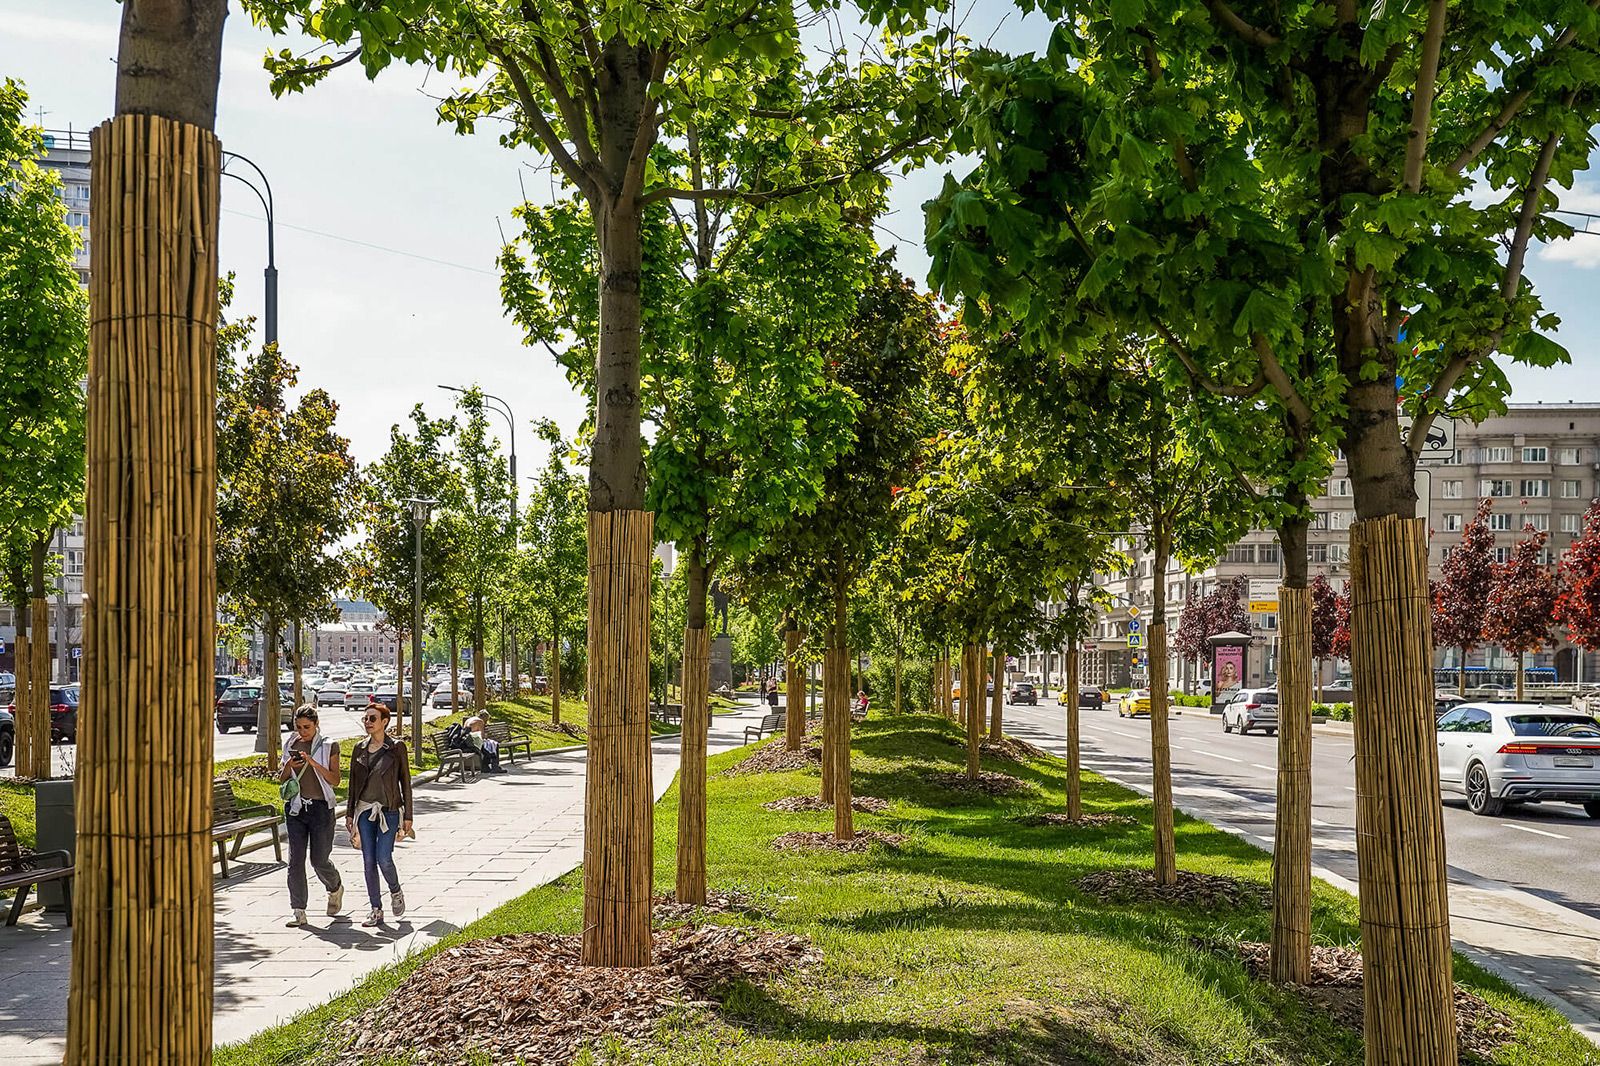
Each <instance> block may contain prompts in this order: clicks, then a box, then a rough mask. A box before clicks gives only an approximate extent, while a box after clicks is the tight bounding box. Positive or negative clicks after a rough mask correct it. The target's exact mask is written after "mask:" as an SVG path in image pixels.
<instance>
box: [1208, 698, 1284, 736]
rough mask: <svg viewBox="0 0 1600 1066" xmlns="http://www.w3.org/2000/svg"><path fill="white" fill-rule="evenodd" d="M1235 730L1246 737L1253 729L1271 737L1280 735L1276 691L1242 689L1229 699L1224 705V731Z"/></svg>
mask: <svg viewBox="0 0 1600 1066" xmlns="http://www.w3.org/2000/svg"><path fill="white" fill-rule="evenodd" d="M1235 729H1237V730H1238V731H1239V735H1240V736H1244V735H1245V734H1246V733H1248V732H1250V730H1252V729H1260V730H1263V731H1264V732H1266V733H1267V734H1268V735H1269V736H1277V735H1278V693H1277V691H1276V690H1274V689H1266V688H1242V689H1239V690H1238V691H1237V692H1235V693H1234V694H1233V695H1231V696H1229V697H1228V702H1227V703H1224V704H1223V705H1222V731H1223V732H1224V733H1231V732H1233V731H1234V730H1235Z"/></svg>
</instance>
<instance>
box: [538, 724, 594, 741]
mask: <svg viewBox="0 0 1600 1066" xmlns="http://www.w3.org/2000/svg"><path fill="white" fill-rule="evenodd" d="M538 728H540V729H542V730H544V731H545V732H546V733H560V734H561V735H563V736H568V737H571V738H572V739H573V740H588V739H589V734H588V733H585V732H584V731H583V730H582V729H579V728H578V727H577V726H575V725H573V724H572V723H571V722H562V723H561V724H560V725H547V724H546V723H544V722H540V723H538Z"/></svg>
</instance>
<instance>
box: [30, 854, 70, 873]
mask: <svg viewBox="0 0 1600 1066" xmlns="http://www.w3.org/2000/svg"><path fill="white" fill-rule="evenodd" d="M44 859H49V860H50V861H51V862H54V863H57V864H58V865H59V866H60V867H61V869H63V870H67V869H71V867H72V856H71V855H70V854H69V853H67V852H65V851H59V850H58V851H36V852H34V853H33V854H32V855H29V856H28V857H27V858H26V859H23V860H22V862H23V865H24V866H32V867H34V868H36V869H37V868H38V864H39V862H40V861H41V860H44Z"/></svg>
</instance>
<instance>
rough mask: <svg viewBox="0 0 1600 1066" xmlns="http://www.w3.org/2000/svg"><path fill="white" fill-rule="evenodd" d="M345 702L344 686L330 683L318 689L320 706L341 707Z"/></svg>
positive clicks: (318, 703) (318, 704)
mask: <svg viewBox="0 0 1600 1066" xmlns="http://www.w3.org/2000/svg"><path fill="white" fill-rule="evenodd" d="M343 704H344V686H343V685H328V686H327V687H325V688H319V689H317V706H318V707H340V706H343Z"/></svg>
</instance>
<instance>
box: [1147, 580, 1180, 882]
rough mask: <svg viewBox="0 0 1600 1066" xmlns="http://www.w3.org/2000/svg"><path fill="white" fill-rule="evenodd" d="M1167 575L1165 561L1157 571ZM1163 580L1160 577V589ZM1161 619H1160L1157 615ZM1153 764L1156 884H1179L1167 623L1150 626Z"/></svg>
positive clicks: (1153, 623)
mask: <svg viewBox="0 0 1600 1066" xmlns="http://www.w3.org/2000/svg"><path fill="white" fill-rule="evenodd" d="M1156 573H1157V574H1165V573H1166V565H1165V560H1163V561H1162V566H1161V568H1160V569H1159V570H1157V571H1156ZM1162 580H1163V579H1162V578H1158V579H1157V581H1156V586H1157V588H1158V589H1159V588H1160V587H1161V584H1162ZM1158 617H1159V616H1158ZM1150 762H1151V772H1152V775H1153V777H1152V781H1153V787H1152V789H1151V791H1152V793H1153V794H1154V797H1155V817H1154V820H1155V842H1156V867H1155V874H1156V881H1157V883H1159V884H1163V885H1173V884H1177V882H1178V843H1177V838H1176V836H1175V835H1174V833H1173V828H1172V739H1171V737H1170V735H1169V733H1168V730H1167V624H1166V622H1164V621H1157V622H1151V623H1150Z"/></svg>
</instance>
